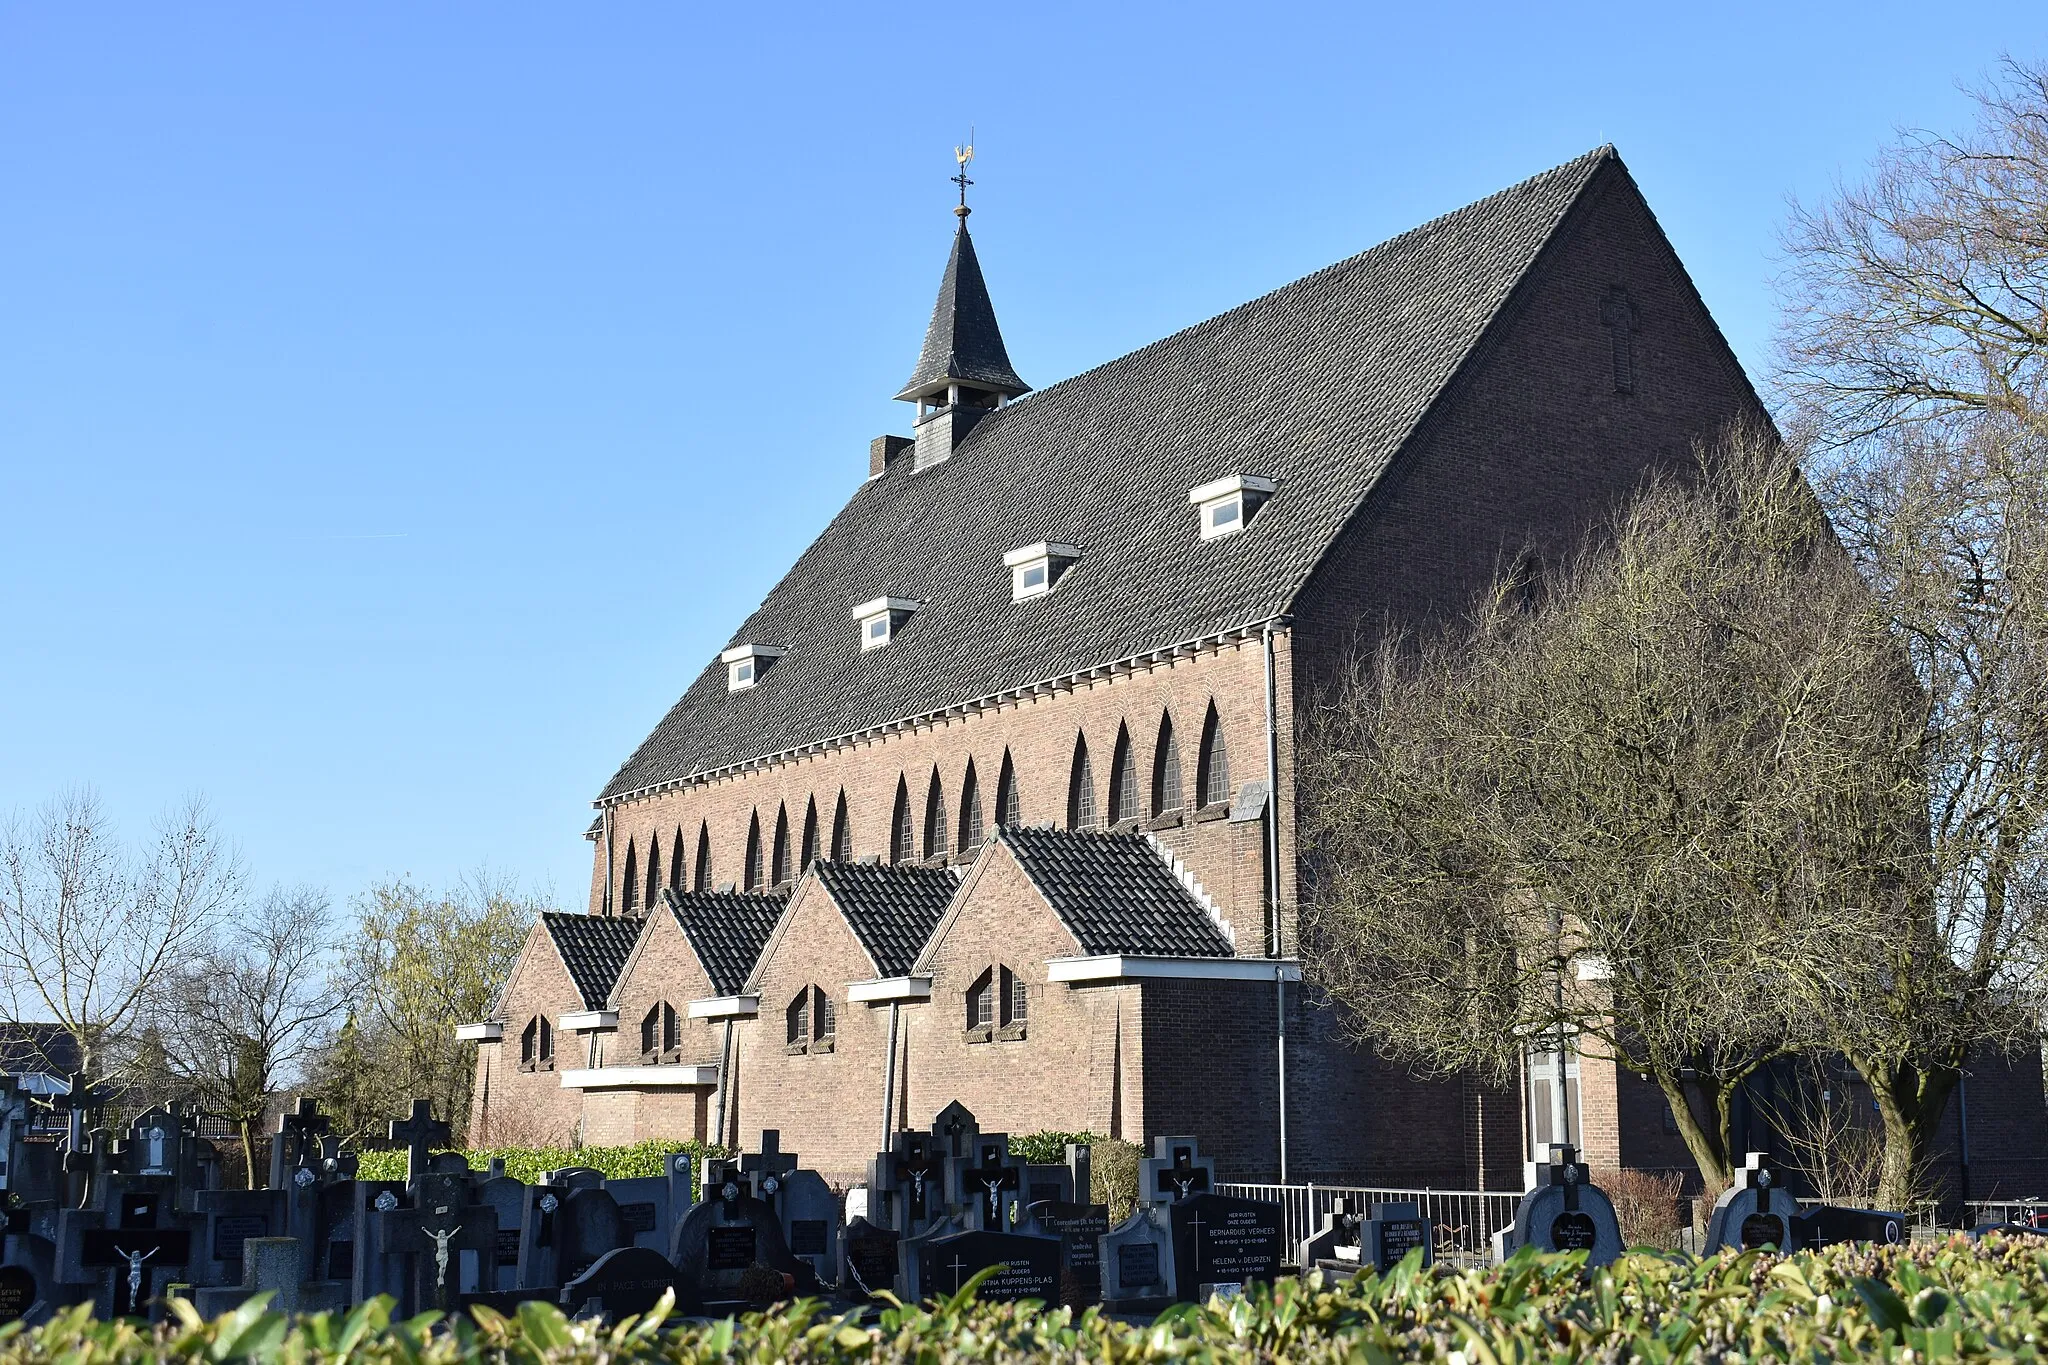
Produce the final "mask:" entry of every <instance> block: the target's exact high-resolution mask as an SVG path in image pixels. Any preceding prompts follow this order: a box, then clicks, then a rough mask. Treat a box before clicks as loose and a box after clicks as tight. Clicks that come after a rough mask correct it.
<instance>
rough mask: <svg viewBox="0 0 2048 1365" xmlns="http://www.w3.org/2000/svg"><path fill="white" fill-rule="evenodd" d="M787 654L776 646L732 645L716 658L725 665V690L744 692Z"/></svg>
mask: <svg viewBox="0 0 2048 1365" xmlns="http://www.w3.org/2000/svg"><path fill="white" fill-rule="evenodd" d="M787 653H789V651H788V650H786V649H783V648H781V647H780V646H777V645H734V646H733V647H732V648H731V649H728V650H726V651H725V652H724V653H723V654H720V655H719V656H718V661H719V662H720V663H722V664H724V665H725V690H726V691H728V692H744V691H746V690H747V689H748V688H750V687H752V686H753V685H754V684H755V683H757V682H759V681H760V680H761V675H762V674H763V673H766V672H767V671H768V670H769V669H770V668H772V667H774V666H775V661H776V660H777V659H779V658H781V657H782V656H783V655H785V654H787Z"/></svg>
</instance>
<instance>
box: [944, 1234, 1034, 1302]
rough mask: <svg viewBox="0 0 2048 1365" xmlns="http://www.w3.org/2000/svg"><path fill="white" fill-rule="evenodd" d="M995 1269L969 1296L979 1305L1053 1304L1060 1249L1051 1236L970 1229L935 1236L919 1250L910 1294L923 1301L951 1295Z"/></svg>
mask: <svg viewBox="0 0 2048 1365" xmlns="http://www.w3.org/2000/svg"><path fill="white" fill-rule="evenodd" d="M991 1266H994V1267H996V1268H997V1269H996V1273H995V1274H993V1275H991V1276H989V1277H988V1279H986V1280H984V1281H982V1283H981V1287H980V1288H978V1289H977V1290H975V1293H974V1297H975V1298H976V1299H979V1300H980V1301H982V1302H984V1303H1014V1302H1016V1301H1017V1300H1019V1299H1038V1300H1040V1301H1042V1302H1044V1303H1047V1304H1054V1303H1058V1302H1059V1296H1060V1293H1059V1291H1060V1244H1059V1242H1058V1241H1057V1240H1056V1239H1054V1238H1051V1237H1030V1236H1025V1235H1024V1234H1021V1233H1015V1232H989V1231H987V1230H985V1229H982V1228H974V1229H971V1230H969V1231H967V1232H961V1233H955V1234H954V1235H952V1236H950V1237H937V1238H933V1239H932V1240H930V1241H928V1242H926V1243H925V1244H924V1245H923V1246H922V1247H920V1248H919V1265H918V1267H917V1281H918V1283H917V1284H916V1285H915V1286H913V1289H914V1291H915V1292H917V1293H918V1294H919V1295H920V1296H921V1297H924V1298H942V1297H946V1296H949V1295H952V1294H957V1293H959V1292H960V1290H961V1289H962V1288H963V1287H965V1285H966V1284H967V1282H968V1281H969V1280H971V1279H973V1278H974V1276H975V1275H976V1274H977V1273H979V1272H980V1271H983V1270H986V1269H988V1268H989V1267H991Z"/></svg>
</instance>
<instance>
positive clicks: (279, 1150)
mask: <svg viewBox="0 0 2048 1365" xmlns="http://www.w3.org/2000/svg"><path fill="white" fill-rule="evenodd" d="M333 1126H334V1125H333V1124H332V1122H331V1121H329V1119H328V1117H327V1116H326V1115H325V1114H323V1113H321V1112H320V1105H319V1103H318V1102H317V1101H315V1100H314V1099H312V1098H311V1097H310V1096H305V1095H301V1096H300V1097H299V1102H298V1103H297V1104H296V1105H294V1106H293V1107H292V1108H291V1109H289V1110H287V1111H285V1112H284V1113H282V1114H279V1115H278V1116H277V1131H276V1132H275V1133H273V1134H272V1135H271V1138H270V1186H271V1188H272V1189H278V1190H281V1189H284V1188H285V1186H286V1185H287V1183H288V1182H290V1181H291V1180H292V1179H293V1178H294V1177H295V1176H296V1175H297V1174H298V1173H299V1172H300V1171H306V1170H318V1169H319V1166H320V1158H321V1147H320V1140H321V1139H322V1138H324V1137H326V1136H327V1133H328V1130H329V1129H330V1128H332V1127H333Z"/></svg>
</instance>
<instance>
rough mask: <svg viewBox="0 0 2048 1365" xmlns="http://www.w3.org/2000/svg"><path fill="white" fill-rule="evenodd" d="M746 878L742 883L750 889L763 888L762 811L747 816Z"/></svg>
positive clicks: (746, 888) (744, 874)
mask: <svg viewBox="0 0 2048 1365" xmlns="http://www.w3.org/2000/svg"><path fill="white" fill-rule="evenodd" d="M742 875H743V877H744V880H743V881H741V883H740V885H741V886H742V887H743V888H744V889H745V890H748V891H758V890H760V888H761V813H760V812H759V811H756V812H754V813H753V814H752V815H749V816H748V817H747V861H746V863H745V865H744V872H743V874H742Z"/></svg>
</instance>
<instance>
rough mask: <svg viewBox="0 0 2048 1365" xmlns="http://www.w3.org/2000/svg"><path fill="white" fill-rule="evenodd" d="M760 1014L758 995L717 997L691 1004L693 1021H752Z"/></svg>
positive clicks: (693, 1001) (695, 1001) (759, 998)
mask: <svg viewBox="0 0 2048 1365" xmlns="http://www.w3.org/2000/svg"><path fill="white" fill-rule="evenodd" d="M760 1012H761V997H760V996H758V995H715V996H711V997H708V998H706V999H703V1000H692V1001H691V1002H690V1017H691V1018H692V1019H751V1018H753V1017H754V1016H755V1015H757V1014H759V1013H760Z"/></svg>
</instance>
